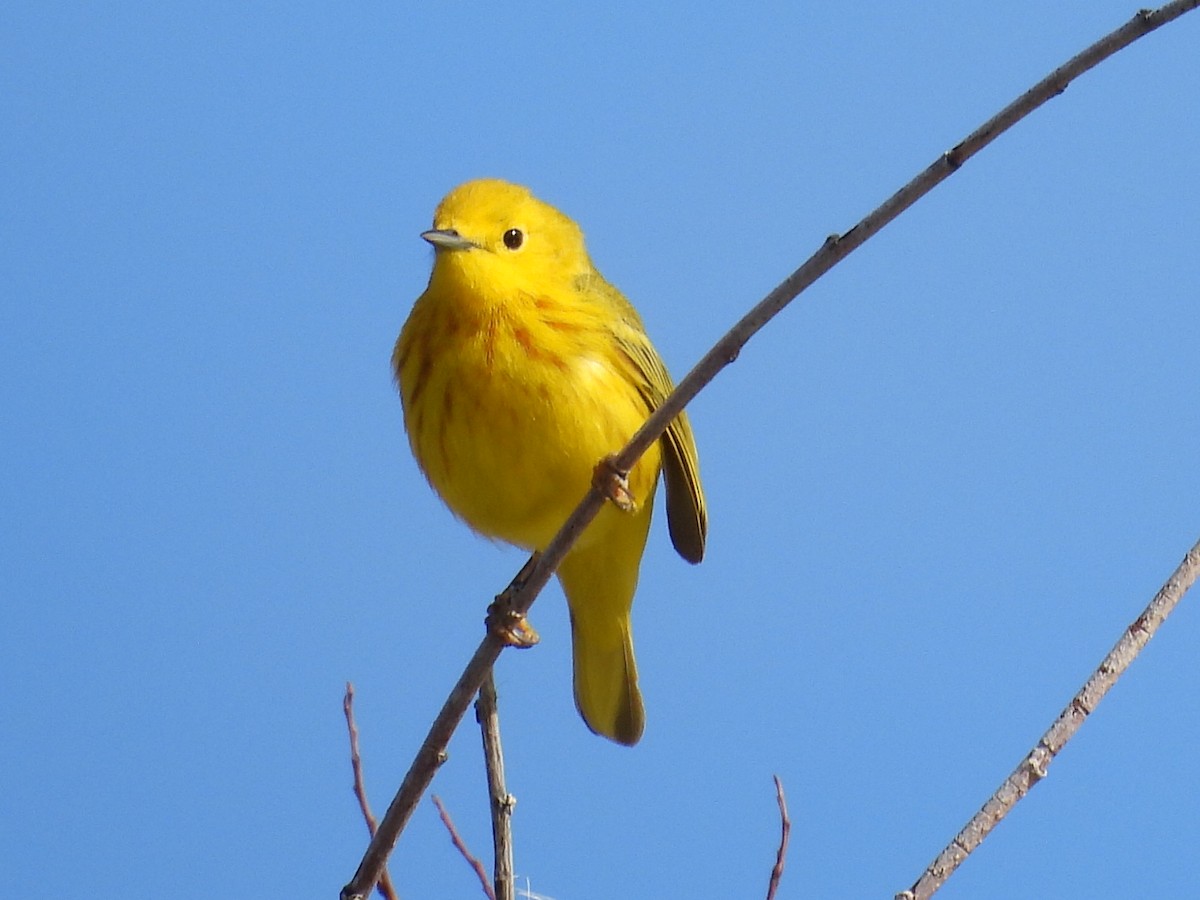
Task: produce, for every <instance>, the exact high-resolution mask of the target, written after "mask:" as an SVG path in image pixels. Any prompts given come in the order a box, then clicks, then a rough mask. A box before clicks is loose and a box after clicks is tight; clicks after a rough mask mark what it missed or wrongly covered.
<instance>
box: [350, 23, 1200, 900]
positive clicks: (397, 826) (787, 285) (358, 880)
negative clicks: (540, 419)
mask: <svg viewBox="0 0 1200 900" xmlns="http://www.w3.org/2000/svg"><path fill="white" fill-rule="evenodd" d="M1197 5H1200V0H1176V2H1174V3H1169V4H1167V5H1165V6H1163V7H1161V8H1159V9H1157V10H1142V11H1140V12H1139V13H1137V15H1135V16H1134V18H1133V19H1132V20H1131V21H1130V22H1128V23H1127V24H1125V25H1123V26H1121V27H1120V28H1118V29H1117V30H1116V31H1114V32H1112V33H1111V34H1109V35H1107V36H1106V37H1104V38H1102V39H1101V40H1099V41H1097V42H1096V43H1095V44H1093V45H1092V46H1090V47H1088V48H1087V49H1086V50H1084V51H1083V52H1082V53H1080V54H1079V55H1078V56H1075V57H1074V58H1072V59H1071V60H1069V61H1068V62H1066V63H1065V64H1064V65H1062V66H1060V67H1059V68H1057V69H1055V70H1054V71H1053V72H1051V73H1050V74H1049V75H1048V76H1046V77H1045V78H1044V79H1042V80H1041V81H1039V82H1038V83H1037V84H1036V85H1034V86H1033V87H1032V88H1030V89H1029V90H1028V91H1026V92H1025V93H1024V94H1022V95H1021V96H1020V97H1018V98H1017V99H1016V100H1014V101H1013V102H1012V103H1010V104H1009V105H1008V106H1006V107H1005V108H1004V109H1002V110H1001V111H1000V112H999V113H997V114H996V115H995V116H993V117H992V118H991V119H989V120H988V121H986V122H984V123H983V125H981V126H980V127H979V128H977V129H976V130H975V131H973V132H972V133H971V134H969V135H968V136H967V137H966V138H965V139H964V140H963V141H962V142H961V143H960V144H958V145H957V146H956V147H954V148H953V149H951V150H948V151H947V152H945V153H943V154H942V155H941V156H939V157H938V158H937V160H935V161H934V162H933V163H931V164H930V165H929V166H928V167H927V168H926V169H925V171H923V172H921V173H920V174H919V175H918V176H917V177H916V178H914V179H913V180H912V181H910V182H909V183H908V184H906V185H905V186H904V187H902V188H901V189H900V190H899V191H897V192H896V193H895V194H893V195H892V196H891V197H890V198H889V199H888V200H887V201H885V202H884V203H883V204H882V205H881V206H879V207H878V208H877V209H875V210H874V211H873V212H871V213H870V214H868V215H867V216H866V217H865V218H864V219H862V220H861V221H860V222H859V223H858V224H857V225H855V226H854V227H853V228H851V229H850V230H849V231H848V232H846V233H845V234H844V235H833V236H831V237H829V238H827V239H826V240H825V243H824V244H823V245H822V246H821V248H820V249H819V250H817V252H816V253H814V254H813V255H812V256H811V257H810V258H809V259H808V260H807V261H806V262H805V263H804V264H803V265H801V266H800V268H798V269H797V270H796V271H795V272H793V273H792V274H791V275H789V276H788V277H787V278H785V279H784V280H783V281H782V282H781V283H780V284H779V286H778V287H776V288H775V289H774V290H772V291H771V292H770V293H769V294H767V296H766V297H764V298H763V299H762V300H761V301H760V302H759V303H758V304H757V305H756V306H755V307H754V308H753V309H751V310H750V312H748V313H747V314H746V315H745V316H743V317H742V319H741V320H740V321H739V322H738V323H737V324H736V325H735V326H734V327H733V328H732V329H731V330H730V331H729V332H728V333H727V334H726V335H725V336H724V337H722V338H721V339H720V340H719V341H718V342H717V343H716V345H714V346H713V348H712V349H711V350H709V351H708V353H706V354H705V355H704V356H703V357H702V358H701V359H700V361H699V362H698V363H697V364H696V365H695V367H694V368H693V369H692V370H691V371H690V372H689V373H688V374H687V375H686V376H685V377H684V378H683V380H682V381H680V382H679V386H678V387H676V389H675V390H674V391H673V392H672V393H671V395H670V396H669V397H667V399H666V400H665V401H664V402H663V404H662V406H660V407H659V408H658V409H657V410H656V411H655V412H654V414H653V415H651V416H650V418H648V419H647V420H646V422H645V424H644V425H642V427H641V428H640V429H638V431H637V433H636V434H634V436H633V437H632V438H631V439H630V441H629V443H628V444H626V445H625V447H624V448H623V449H622V450H621V451H620V452H619V453H618V454H616V456H614V457H613V465H614V467H615V468H616V469H618V470H619V471H628V470H630V469H632V468H633V465H634V463H635V462H637V460H638V459H639V458H640V457H641V455H642V454H643V453H645V452H646V450H647V449H648V448H649V447H650V445H651V444H653V443H654V442H655V441H656V440H658V439H659V438H660V437H661V436H662V434H663V432H664V431H665V430H666V427H667V425H668V424H670V422H671V421H672V420H673V419H674V418H675V417H676V416H677V415H678V414H679V413H680V411H682V410H683V408H684V407H685V406H686V405H687V404H688V403H690V402H691V401H692V399H693V398H694V397H695V396H696V394H698V393H699V392H700V390H701V389H702V388H703V387H704V386H705V385H707V384H708V383H709V382H710V381H712V380H713V378H715V377H716V376H717V374H718V373H719V372H720V371H721V370H722V369H724V368H725V367H726V366H727V365H729V364H730V363H731V362H733V361H734V360H735V359H737V357H738V354H739V353H740V352H741V349H742V347H743V346H745V344H746V342H747V341H749V340H750V338H751V337H753V336H754V335H755V334H756V333H757V332H758V331H759V329H761V328H762V327H763V326H764V325H765V324H766V323H767V322H769V321H770V320H771V319H772V318H774V316H775V315H777V314H778V313H779V311H780V310H782V309H783V308H784V307H785V306H787V305H788V304H789V303H791V302H792V300H794V299H795V298H796V297H797V296H798V295H799V294H800V292H801V291H803V290H804V289H806V288H807V287H809V285H811V284H812V283H813V282H814V281H816V280H817V278H819V277H820V276H822V275H824V274H825V273H826V272H828V271H829V270H830V269H831V268H833V267H834V266H835V265H837V264H838V263H839V262H841V261H842V260H843V259H845V258H846V257H847V256H848V255H849V254H850V253H851V252H853V251H854V250H856V249H858V248H859V247H860V246H862V244H863V243H864V242H865V241H867V240H868V239H869V238H870V237H872V236H874V235H875V234H876V233H877V232H878V231H880V229H882V228H883V227H884V226H885V225H887V224H888V223H890V222H891V221H892V220H893V219H895V218H896V217H897V216H898V215H900V213H902V212H903V211H904V210H906V209H908V207H910V206H912V205H913V204H914V203H915V202H916V201H917V200H919V199H920V198H921V197H923V196H925V195H926V194H927V193H929V192H930V191H931V190H933V188H934V187H936V186H937V185H938V184H940V183H941V182H942V181H944V180H945V179H946V178H948V177H949V176H950V175H952V174H953V173H954V172H956V171H957V170H958V169H959V168H960V167H961V166H962V164H963V163H965V162H966V161H967V160H968V159H970V158H971V157H972V156H974V155H975V154H976V153H978V152H979V151H980V150H982V149H983V148H984V147H986V146H987V145H988V144H990V143H991V142H992V141H994V140H995V139H996V138H997V137H999V136H1000V135H1001V134H1002V133H1004V132H1005V131H1007V130H1008V129H1009V128H1011V127H1012V126H1013V125H1015V124H1016V123H1017V122H1018V121H1020V120H1021V119H1023V118H1024V117H1025V116H1027V115H1029V114H1030V113H1031V112H1033V110H1035V109H1037V108H1038V107H1039V106H1041V105H1042V104H1043V103H1045V102H1046V101H1047V100H1049V99H1051V98H1052V97H1055V96H1057V95H1058V94H1061V93H1062V92H1063V91H1064V90H1066V88H1067V85H1069V84H1070V83H1071V81H1072V80H1074V79H1075V78H1077V77H1078V76H1080V75H1082V74H1083V73H1084V72H1087V71H1088V70H1089V69H1091V68H1093V67H1095V66H1096V65H1098V64H1099V63H1101V62H1103V61H1104V60H1105V59H1107V58H1108V57H1110V56H1112V55H1113V54H1114V53H1116V52H1117V51H1118V50H1121V49H1123V48H1124V47H1126V46H1128V45H1129V44H1131V43H1132V42H1133V41H1135V40H1137V39H1138V38H1140V37H1142V36H1144V35H1146V34H1148V33H1149V32H1151V31H1154V30H1155V29H1156V28H1159V27H1160V26H1162V25H1165V24H1166V23H1167V22H1170V21H1172V20H1174V19H1176V18H1178V17H1179V16H1181V15H1183V14H1184V13H1186V12H1189V11H1190V10H1192V9H1194V8H1195V7H1196V6H1197ZM603 503H604V498H603V497H602V495H601V493H600V490H599V489H598V488H597V487H593V488H592V489H591V490H590V491H588V493H587V494H586V495H585V496H584V498H583V500H582V501H581V502H580V504H579V506H578V507H576V508H575V511H574V512H573V513H572V514H571V515H570V517H569V518H568V519H567V521H566V522H565V523H564V524H563V526H562V528H561V529H560V530H559V532H558V534H557V535H555V537H554V539H553V540H552V541H551V542H550V544H549V545H548V546H547V547H546V548H545V550H544V551H543V552H542V553H541V554H540V555H535V556H536V560H534V559H531V560H530V563H527V564H526V566H525V567H524V568H523V570H522V574H525V571H526V570H528V575H527V577H524V578H522V577H520V576H518V577H517V578H516V579H514V580H513V582H512V583H510V584H509V586H508V588H506V589H505V591H504V592H503V593H502V594H501V597H502V598H504V599H505V600H506V601H507V602H508V605H509V607H510V609H511V611H512V613H513V615H514V616H517V617H520V616H523V615H525V614H526V613H527V612H528V611H529V608H530V606H532V605H533V601H534V600H535V599H536V598H537V596H538V594H539V593H541V590H542V588H544V587H545V586H546V584H547V582H549V580H550V576H551V574H553V572H554V570H555V569H556V568H557V567H558V565H559V563H561V562H562V560H563V557H565V556H566V554H567V552H568V551H569V550H570V549H571V547H572V546H573V545H574V543H575V541H576V540H577V539H578V537H579V535H580V534H581V533H582V532H583V530H584V529H585V528H586V527H587V526H588V524H589V523H590V522H591V521H592V519H593V518H595V516H596V514H597V513H598V512H599V511H600V507H601V506H602V505H603ZM531 563H532V565H531ZM502 649H503V645H502V644H501V641H500V639H499V638H497V637H495V636H494V635H492V634H490V633H489V634H488V635H487V636H486V637H485V638H484V639H483V641H482V642H481V643H480V645H479V647H478V648H477V649H476V650H475V654H474V656H472V657H471V661H470V662H469V663H468V664H467V668H466V669H465V670H464V671H463V674H462V676H461V677H460V678H459V680H458V683H457V684H456V685H455V686H454V689H453V690H452V691H451V692H450V696H449V697H448V698H447V699H446V702H445V704H444V705H443V706H442V710H441V712H439V713H438V716H437V718H436V719H435V720H434V722H433V725H432V726H431V727H430V729H429V733H428V735H426V737H425V741H424V743H422V744H421V748H420V749H419V750H418V751H417V755H416V758H415V759H414V761H413V763H412V766H411V767H410V768H409V770H408V774H407V775H406V776H405V778H404V781H403V782H402V783H401V785H400V789H399V791H398V792H397V793H396V796H395V798H394V799H393V800H392V803H391V805H390V806H389V807H388V810H387V812H386V813H385V814H384V817H383V821H382V822H381V823H380V826H379V830H378V831H377V832H376V834H375V836H374V837H373V838H372V839H371V843H370V845H369V846H368V847H367V850H366V853H364V854H363V858H362V861H361V862H360V863H359V866H358V870H357V871H356V872H355V873H354V877H353V878H352V879H351V880H350V882H349V883H348V884H347V885H346V886H345V887H344V888H342V893H341V897H342V900H363V898H364V897H365V896H366V895H367V894H368V893H369V892H370V890H371V886H372V885H373V884H374V883H375V880H376V879H377V878H378V877H379V873H380V872H381V871H382V869H383V864H384V861H385V860H386V859H387V856H388V854H389V853H390V852H391V849H392V847H393V846H394V845H395V843H396V840H397V838H399V836H400V832H401V831H402V830H403V829H404V826H405V824H406V823H407V822H408V820H409V818H410V817H411V816H412V811H413V809H414V808H415V807H416V804H417V802H418V801H419V800H420V798H421V795H422V794H423V793H424V792H425V789H426V788H427V787H428V786H429V783H430V782H431V781H432V780H433V775H434V772H435V771H436V770H437V768H438V766H439V765H440V764H441V762H442V761H443V760H444V758H445V748H446V745H447V744H448V743H449V740H450V736H451V735H452V734H453V733H454V730H455V728H457V727H458V723H459V722H460V721H461V720H462V717H463V716H464V715H465V714H466V711H467V707H468V706H469V705H470V702H471V698H472V697H474V696H475V694H476V693H477V692H478V690H479V686H480V685H481V684H483V679H484V677H485V675H486V673H487V671H488V670H489V669H490V668H491V666H492V664H493V663H495V661H496V659H497V658H498V657H499V655H500V651H501V650H502Z"/></svg>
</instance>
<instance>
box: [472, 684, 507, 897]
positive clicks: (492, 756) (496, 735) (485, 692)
mask: <svg viewBox="0 0 1200 900" xmlns="http://www.w3.org/2000/svg"><path fill="white" fill-rule="evenodd" d="M475 718H476V719H477V720H478V721H479V729H480V731H481V732H482V733H483V758H484V762H485V764H486V768H487V780H488V798H489V799H490V801H491V802H490V806H491V811H492V846H493V848H494V851H495V857H494V859H495V868H494V870H493V880H494V883H495V889H496V890H495V894H496V900H514V898H515V896H516V884H515V882H514V881H513V842H512V812H513V807H514V806H516V804H517V801H516V798H515V797H513V795H512V794H510V793H509V792H508V788H506V787H505V786H504V751H503V749H502V748H501V746H500V714H499V712H498V710H497V707H496V680H495V678H494V677H493V673H492V672H491V671H490V670H489V671H488V673H487V677H485V678H484V680H483V684H482V686H480V688H479V699H478V700H476V701H475Z"/></svg>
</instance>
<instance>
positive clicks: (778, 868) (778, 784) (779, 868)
mask: <svg viewBox="0 0 1200 900" xmlns="http://www.w3.org/2000/svg"><path fill="white" fill-rule="evenodd" d="M774 778H775V799H776V800H777V801H778V802H779V832H780V834H779V849H778V850H777V851H776V852H775V866H774V867H773V868H772V869H771V880H770V882H768V884H767V900H775V891H777V890H778V889H779V880H780V879H781V878H783V864H784V861H785V860H786V859H787V848H788V837H789V836H790V835H791V833H792V820H791V819H790V818H788V811H787V800H786V799H785V798H784V796H783V782H782V781H780V780H779V776H778V775H776V776H774Z"/></svg>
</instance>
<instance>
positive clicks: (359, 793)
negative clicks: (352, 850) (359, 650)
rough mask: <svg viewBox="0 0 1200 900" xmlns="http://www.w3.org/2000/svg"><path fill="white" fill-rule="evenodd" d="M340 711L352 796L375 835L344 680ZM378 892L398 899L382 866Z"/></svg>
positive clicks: (351, 696)
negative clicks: (345, 733)
mask: <svg viewBox="0 0 1200 900" xmlns="http://www.w3.org/2000/svg"><path fill="white" fill-rule="evenodd" d="M342 712H344V713H345V714H346V730H347V731H348V732H349V733H350V768H351V769H353V770H354V796H355V797H357V798H358V808H359V809H360V810H362V815H363V818H364V819H365V820H366V822H367V831H369V832H370V833H371V836H372V837H374V836H375V831H376V828H377V826H376V824H375V814H374V813H372V812H371V804H370V803H368V802H367V787H366V783H365V781H364V779H363V769H362V757H361V756H360V755H359V753H358V726H357V725H356V724H355V723H354V685H353V684H351V683H350V682H349V681H347V682H346V695H345V696H344V697H343V698H342ZM378 887H379V894H380V896H382V897H383V900H399V898H398V897H397V895H396V888H395V886H394V885H393V884H392V876H391V875H389V874H388V870H387V866H384V868H383V871H382V873H381V874H380V876H379V885H378Z"/></svg>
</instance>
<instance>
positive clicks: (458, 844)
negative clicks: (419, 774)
mask: <svg viewBox="0 0 1200 900" xmlns="http://www.w3.org/2000/svg"><path fill="white" fill-rule="evenodd" d="M433 805H434V806H436V807H437V810H438V815H439V816H441V818H442V824H443V825H445V826H446V830H447V831H448V832H450V842H451V843H452V844H454V848H455V849H456V850H458V852H459V853H461V854H462V858H463V859H465V860H466V861H467V865H468V866H470V867H471V870H472V871H473V872H474V873H475V874H476V876H478V878H479V883H480V884H481V885H482V886H483V892H484V893H485V894H486V895H487V897H488V900H496V894H495V893H494V892H493V891H492V886H491V885H490V884H488V877H487V870H486V869H484V867H483V863H481V862H480V861H479V857H478V856H476V855H475V854H474V853H472V852H471V850H470V848H468V847H467V842H466V841H464V840H463V839H462V835H461V834H459V833H458V829H457V828H455V827H454V820H453V819H451V818H450V813H448V812H446V807H445V806H443V805H442V800H441V798H440V797H438V795H437V794H434V795H433Z"/></svg>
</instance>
